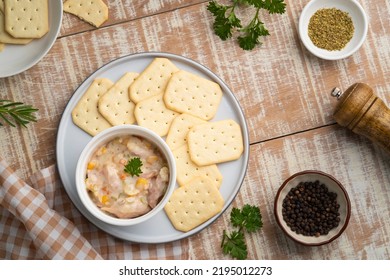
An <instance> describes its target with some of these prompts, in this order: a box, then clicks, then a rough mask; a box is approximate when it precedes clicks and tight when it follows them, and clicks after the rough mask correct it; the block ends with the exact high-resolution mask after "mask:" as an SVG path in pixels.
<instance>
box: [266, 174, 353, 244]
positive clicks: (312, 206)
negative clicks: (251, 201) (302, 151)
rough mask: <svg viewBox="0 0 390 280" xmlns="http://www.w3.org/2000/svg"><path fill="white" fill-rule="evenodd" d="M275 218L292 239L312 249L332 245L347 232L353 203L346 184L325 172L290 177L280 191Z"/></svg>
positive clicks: (276, 202) (277, 196) (276, 201)
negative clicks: (330, 243)
mask: <svg viewBox="0 0 390 280" xmlns="http://www.w3.org/2000/svg"><path fill="white" fill-rule="evenodd" d="M274 213H275V218H276V221H277V223H278V225H279V226H280V228H281V229H282V230H283V232H284V233H285V234H286V235H287V236H288V237H290V238H291V239H292V240H294V241H296V242H298V243H300V244H303V245H308V246H319V245H324V244H327V243H329V242H332V241H333V240H335V239H336V238H338V237H339V236H340V235H341V234H342V233H343V231H344V230H345V229H346V227H347V225H348V222H349V219H350V216H351V202H350V200H349V197H348V193H347V191H346V190H345V188H344V187H343V185H342V184H341V183H340V182H339V181H338V180H336V179H335V178H334V177H333V176H331V175H329V174H326V173H324V172H322V171H315V170H306V171H302V172H298V173H296V174H294V175H292V176H290V177H289V178H288V179H287V180H285V181H284V182H283V184H282V185H281V187H280V188H279V190H278V192H277V194H276V197H275V205H274Z"/></svg>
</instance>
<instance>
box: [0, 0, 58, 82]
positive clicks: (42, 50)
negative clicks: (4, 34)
mask: <svg viewBox="0 0 390 280" xmlns="http://www.w3.org/2000/svg"><path fill="white" fill-rule="evenodd" d="M62 11H63V8H62V0H50V1H49V28H50V29H49V32H48V33H47V34H46V35H45V36H43V37H42V38H40V39H35V40H33V41H32V42H31V43H29V44H27V45H11V44H6V45H5V47H4V50H3V51H1V52H0V78H5V77H10V76H13V75H16V74H19V73H21V72H23V71H26V70H27V69H29V68H31V67H33V66H34V65H35V64H37V63H38V62H39V61H40V60H41V59H42V58H43V57H44V56H45V55H46V54H47V53H48V52H49V50H50V49H51V48H52V46H53V44H54V42H55V41H56V39H57V36H58V33H59V32H60V29H61V23H62Z"/></svg>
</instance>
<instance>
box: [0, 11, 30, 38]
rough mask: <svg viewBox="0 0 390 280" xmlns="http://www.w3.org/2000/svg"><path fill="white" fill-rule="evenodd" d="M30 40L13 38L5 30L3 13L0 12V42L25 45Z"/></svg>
mask: <svg viewBox="0 0 390 280" xmlns="http://www.w3.org/2000/svg"><path fill="white" fill-rule="evenodd" d="M31 41H32V39H18V38H14V37H12V36H11V35H9V33H8V32H7V31H6V30H5V27H4V14H3V13H2V12H0V43H4V44H17V45H25V44H28V43H30V42H31Z"/></svg>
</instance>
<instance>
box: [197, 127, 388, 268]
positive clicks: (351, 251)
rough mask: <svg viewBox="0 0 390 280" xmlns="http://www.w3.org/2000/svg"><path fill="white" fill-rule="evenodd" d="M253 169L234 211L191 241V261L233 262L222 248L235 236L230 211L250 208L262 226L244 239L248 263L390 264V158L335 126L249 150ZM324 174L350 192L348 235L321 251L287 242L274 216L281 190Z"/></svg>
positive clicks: (287, 239) (250, 170)
mask: <svg viewBox="0 0 390 280" xmlns="http://www.w3.org/2000/svg"><path fill="white" fill-rule="evenodd" d="M250 153H251V157H250V162H249V169H248V174H247V177H246V179H245V181H244V184H243V185H242V187H241V190H240V192H239V195H238V197H237V198H236V200H235V201H234V203H233V205H232V206H231V207H229V208H228V210H227V211H226V212H225V213H224V214H223V216H222V217H221V218H219V219H218V220H217V221H216V222H215V223H214V224H212V225H211V226H210V227H209V228H207V229H206V230H204V231H203V232H202V233H201V234H198V235H196V236H194V237H191V238H190V247H191V248H192V251H191V252H190V258H193V259H199V258H200V259H230V257H229V256H225V255H223V253H222V251H221V248H220V247H219V246H220V243H221V240H222V239H221V238H222V232H223V230H224V229H226V230H228V231H231V230H234V228H232V226H231V223H230V221H229V219H230V212H231V209H232V207H242V206H243V205H244V204H246V203H249V204H253V205H258V206H259V207H260V209H261V213H262V217H263V223H264V226H263V228H262V230H260V231H259V232H256V233H254V234H246V242H247V246H248V252H249V255H248V258H249V259H260V260H262V259H388V258H389V255H390V249H389V248H390V247H389V238H388V237H389V235H390V220H389V219H388V217H389V215H390V209H389V205H390V189H389V186H390V155H385V154H384V153H383V151H381V150H380V149H379V148H378V147H376V146H375V145H373V144H372V143H371V142H369V141H367V140H366V139H363V138H362V137H359V136H357V135H355V134H353V133H351V132H349V131H348V130H346V129H344V128H341V127H339V126H338V125H331V126H327V127H324V128H320V129H316V130H312V131H308V132H304V133H299V134H296V135H292V136H288V137H283V138H280V139H276V140H273V141H267V142H264V143H261V144H257V145H252V146H251V151H250ZM309 169H311V170H313V169H314V170H321V171H323V172H326V173H328V174H331V175H332V176H334V177H335V178H336V179H338V180H339V181H340V182H341V183H342V184H343V185H344V187H345V188H346V190H347V192H348V194H349V196H350V199H351V205H352V216H351V219H350V223H349V225H348V227H347V229H346V230H345V232H344V233H343V234H342V235H341V236H340V237H339V238H338V239H336V240H335V241H333V242H332V243H330V244H328V245H323V246H320V247H305V246H303V245H299V244H297V243H295V242H294V241H292V240H290V239H289V238H287V237H286V236H285V235H284V233H283V232H282V231H281V230H280V228H279V227H278V225H277V223H276V221H275V218H274V213H273V207H274V198H275V195H276V192H277V190H278V188H279V186H280V185H281V184H282V183H283V181H284V180H285V179H287V178H288V177H289V176H290V175H292V174H294V173H296V172H299V171H303V170H309Z"/></svg>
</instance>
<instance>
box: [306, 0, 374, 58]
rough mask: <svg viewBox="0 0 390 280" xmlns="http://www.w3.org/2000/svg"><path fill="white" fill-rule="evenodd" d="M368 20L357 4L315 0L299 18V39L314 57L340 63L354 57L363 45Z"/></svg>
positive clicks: (349, 0) (352, 1) (347, 1)
mask: <svg viewBox="0 0 390 280" xmlns="http://www.w3.org/2000/svg"><path fill="white" fill-rule="evenodd" d="M367 30H368V19H367V16H366V13H365V12H364V10H363V8H362V6H361V5H360V4H359V3H358V2H357V1H355V0H311V1H310V2H309V3H308V4H307V5H306V6H305V7H304V9H303V10H302V13H301V16H300V18H299V36H300V38H301V41H302V43H303V44H304V46H305V47H306V49H307V50H308V51H309V52H311V53H312V54H313V55H315V56H317V57H319V58H322V59H326V60H338V59H343V58H346V57H349V56H351V55H352V54H353V53H355V52H356V51H357V50H358V49H359V48H360V47H361V46H362V44H363V42H364V40H365V38H366V36H367Z"/></svg>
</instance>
